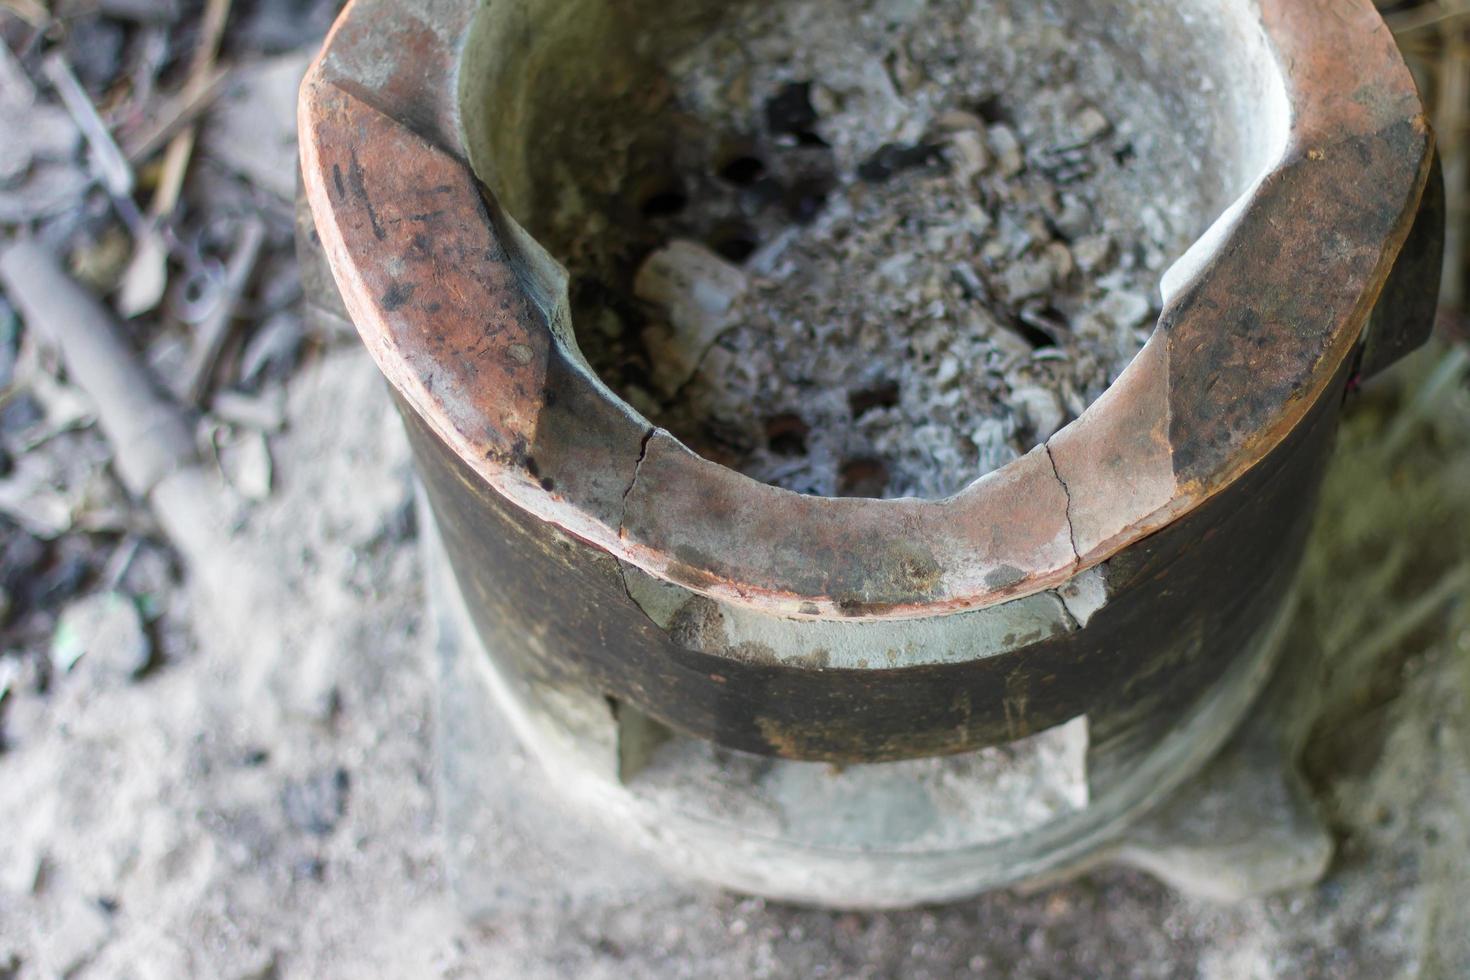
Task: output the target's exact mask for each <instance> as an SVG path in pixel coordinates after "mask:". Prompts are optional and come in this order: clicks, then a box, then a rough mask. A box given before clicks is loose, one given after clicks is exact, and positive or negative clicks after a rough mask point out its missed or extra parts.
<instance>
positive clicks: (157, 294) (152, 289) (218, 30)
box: [118, 0, 230, 316]
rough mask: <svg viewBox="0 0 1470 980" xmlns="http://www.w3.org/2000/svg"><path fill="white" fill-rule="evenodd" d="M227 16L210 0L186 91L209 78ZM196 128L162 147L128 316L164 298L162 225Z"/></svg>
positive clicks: (132, 273)
mask: <svg viewBox="0 0 1470 980" xmlns="http://www.w3.org/2000/svg"><path fill="white" fill-rule="evenodd" d="M229 16H230V0H208V5H207V6H206V7H205V8H204V18H203V20H202V21H201V26H200V36H199V45H198V46H197V47H196V48H195V49H194V56H193V58H191V59H190V62H189V77H188V80H187V81H185V82H184V91H185V92H186V93H194V92H197V91H199V90H200V89H202V88H204V87H205V86H206V85H207V84H208V83H209V78H210V76H211V75H212V74H213V73H214V62H215V59H216V58H217V57H218V56H219V42H220V36H221V35H222V34H223V33H224V29H225V21H226V20H228V19H229ZM196 132H197V131H196V128H195V127H194V126H192V125H189V126H185V127H184V128H183V129H182V130H180V131H179V132H177V133H175V134H174V136H173V138H172V139H171V140H169V143H168V149H167V150H165V151H164V156H163V172H162V173H161V174H160V175H159V178H158V188H157V189H156V190H155V191H154V193H153V200H152V202H151V203H150V204H149V207H148V214H149V220H150V229H149V231H148V233H147V234H146V235H144V236H143V239H142V240H141V241H139V242H138V248H137V251H136V252H134V253H133V261H132V262H131V263H130V264H129V266H128V270H127V272H126V273H125V274H124V276H123V287H122V291H121V293H120V294H119V296H118V307H119V309H121V310H122V312H123V315H124V316H137V315H138V314H139V313H144V312H147V311H148V310H151V309H153V307H155V306H157V305H158V301H159V300H160V299H162V298H163V290H164V287H165V286H166V285H167V283H168V275H167V266H166V263H167V260H168V245H167V242H166V241H165V240H164V237H163V232H162V229H161V227H160V226H161V225H162V223H163V222H164V220H165V219H167V218H168V216H169V215H170V214H172V213H173V210H174V208H175V207H177V206H178V203H179V194H180V193H181V192H182V191H183V188H184V175H185V174H186V173H187V172H188V170H189V158H190V157H191V156H192V155H193V153H194V138H195V135H196Z"/></svg>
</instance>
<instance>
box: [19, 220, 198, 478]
mask: <svg viewBox="0 0 1470 980" xmlns="http://www.w3.org/2000/svg"><path fill="white" fill-rule="evenodd" d="M0 282H3V283H4V285H5V292H6V295H7V296H9V297H10V299H11V301H12V302H13V303H14V304H15V305H16V306H17V307H18V308H19V309H20V311H21V313H22V315H24V317H25V320H26V323H27V324H28V325H30V326H32V327H35V328H36V329H37V331H38V332H39V333H40V334H41V335H42V336H43V337H46V338H47V339H48V340H50V341H51V342H52V343H54V344H55V345H56V347H57V348H58V349H59V350H60V351H61V355H62V358H63V359H64V361H65V363H66V369H67V372H68V373H69V374H70V375H71V377H72V379H73V380H74V381H75V382H76V383H77V384H78V385H79V386H80V387H81V388H82V389H83V390H84V391H86V392H87V394H88V395H90V396H91V398H92V400H93V401H94V402H95V403H96V406H97V422H98V424H99V425H100V426H101V427H102V431H103V433H104V434H105V435H106V436H107V440H108V442H110V443H111V444H112V447H113V452H114V454H115V455H114V466H115V468H116V470H117V474H118V477H119V478H120V479H121V480H122V482H123V485H124V486H126V487H127V489H128V491H129V492H130V493H132V494H133V495H134V496H135V497H138V498H139V499H146V498H147V497H148V495H149V494H150V493H152V492H153V489H154V487H156V486H157V485H158V483H159V481H160V480H162V479H163V478H164V477H165V476H166V475H168V474H169V473H171V472H173V471H174V470H176V469H178V468H180V467H182V466H186V465H190V461H191V460H192V459H193V457H194V439H193V437H192V434H191V431H190V429H189V426H188V425H186V424H185V422H184V419H183V416H182V415H180V413H179V411H178V409H177V408H176V407H175V406H174V405H173V404H172V403H170V402H169V401H168V400H167V399H166V398H164V397H163V396H162V395H160V394H159V393H158V391H157V390H156V389H155V388H154V387H153V384H152V381H151V379H150V378H149V377H148V375H147V374H146V373H145V372H144V371H143V369H142V368H141V367H140V366H139V365H138V363H137V359H136V358H135V356H134V355H133V352H132V351H131V350H130V349H129V347H128V344H127V343H126V342H125V341H124V340H123V338H122V336H121V334H120V332H119V330H118V329H117V327H116V326H115V325H114V324H113V322H112V317H111V316H110V315H109V314H108V313H107V311H106V310H105V309H104V308H103V306H102V304H101V303H99V302H98V301H97V300H96V299H95V298H94V297H93V296H92V295H91V294H90V293H88V292H87V291H86V290H85V289H83V288H82V287H81V286H79V285H77V284H76V282H74V281H73V280H72V279H71V278H70V277H69V276H68V275H67V274H66V273H65V272H63V271H62V269H61V266H60V264H59V263H58V262H57V261H56V259H55V257H54V256H52V255H51V253H50V252H48V251H47V250H46V249H44V248H42V247H41V246H40V245H37V244H36V243H34V242H31V241H22V242H18V243H16V244H14V245H12V246H11V247H10V248H8V249H6V251H5V252H4V254H3V255H0Z"/></svg>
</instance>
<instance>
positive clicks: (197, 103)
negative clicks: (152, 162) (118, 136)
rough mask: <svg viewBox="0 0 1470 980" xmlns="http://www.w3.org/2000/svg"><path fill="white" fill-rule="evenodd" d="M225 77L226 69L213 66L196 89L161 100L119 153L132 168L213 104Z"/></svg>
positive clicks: (184, 90)
mask: <svg viewBox="0 0 1470 980" xmlns="http://www.w3.org/2000/svg"><path fill="white" fill-rule="evenodd" d="M229 77H230V72H229V69H226V68H219V69H216V70H215V71H214V73H213V74H211V75H210V76H209V77H208V78H207V79H205V81H204V84H203V85H201V86H200V87H199V88H198V89H191V88H187V87H186V88H184V89H182V90H181V91H179V92H177V93H175V94H174V95H171V96H169V97H168V98H167V99H165V100H164V103H163V105H162V107H161V108H159V109H158V111H157V112H156V113H155V114H154V116H153V118H152V119H151V120H149V122H148V128H147V129H145V130H143V131H142V132H141V133H139V134H138V135H137V136H134V137H133V138H132V139H130V140H128V141H127V143H126V145H124V146H123V154H124V155H125V156H126V157H127V158H128V160H129V162H131V163H132V164H133V166H135V167H137V166H140V165H142V164H143V163H144V162H146V161H147V160H148V159H150V158H151V157H152V156H153V155H154V154H155V153H157V152H158V151H159V150H161V149H163V147H164V146H165V144H167V143H168V142H169V141H170V140H172V139H173V138H174V136H176V135H177V134H178V133H179V132H180V131H182V130H183V128H184V127H185V126H188V125H190V124H191V123H193V122H194V120H196V119H198V118H199V116H200V115H201V114H202V113H203V112H204V110H205V109H208V108H209V107H210V106H211V105H213V104H214V101H215V99H217V98H219V94H220V92H222V91H223V90H224V87H225V86H224V83H225V80H226V79H227V78H229Z"/></svg>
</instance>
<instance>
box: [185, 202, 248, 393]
mask: <svg viewBox="0 0 1470 980" xmlns="http://www.w3.org/2000/svg"><path fill="white" fill-rule="evenodd" d="M264 244H265V222H264V221H263V220H261V218H260V217H259V216H258V215H253V214H252V215H250V216H249V217H247V218H246V219H245V222H244V224H243V225H242V226H241V228H240V236H239V238H238V239H236V241H235V249H234V251H233V252H231V253H230V260H229V262H228V263H227V264H226V265H225V277H224V281H223V282H222V283H221V284H220V288H219V290H218V294H217V296H216V298H215V302H214V306H213V307H212V308H211V309H210V311H209V315H208V316H206V317H205V318H204V319H203V320H202V321H201V322H200V323H199V326H198V327H197V328H196V329H195V332H194V347H193V349H192V350H191V351H190V352H189V363H188V364H187V365H185V367H184V371H183V374H182V376H181V378H182V380H181V381H180V384H179V388H178V391H179V393H180V395H181V396H182V397H183V398H184V400H185V401H187V402H189V403H191V404H198V403H199V400H200V399H201V398H203V397H204V392H205V389H207V388H208V387H209V381H210V378H211V377H212V376H213V374H214V365H215V362H216V361H218V360H219V355H220V351H221V350H223V349H224V346H225V341H226V340H227V339H228V338H229V336H230V325H231V324H232V323H233V322H234V319H235V309H236V307H238V306H239V305H240V297H241V296H242V295H243V294H244V292H245V287H246V286H248V285H249V284H250V275H251V273H253V272H254V271H255V263H256V261H257V260H258V259H259V258H260V250H261V246H263V245H264Z"/></svg>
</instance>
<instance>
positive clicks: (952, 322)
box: [551, 0, 1201, 498]
mask: <svg viewBox="0 0 1470 980" xmlns="http://www.w3.org/2000/svg"><path fill="white" fill-rule="evenodd" d="M1117 60H1118V59H1116V58H1114V57H1112V56H1110V54H1109V53H1108V52H1106V51H1104V50H1102V49H1100V48H1099V47H1097V46H1096V44H1095V42H1085V43H1084V42H1082V41H1080V40H1079V39H1077V38H1075V37H1072V36H1069V34H1068V32H1067V30H1066V24H1065V23H1064V22H1062V21H1059V20H1050V19H1048V18H1047V16H1046V15H1045V13H1044V12H1038V11H1037V10H1036V9H1033V6H1027V7H1026V9H1025V10H1022V9H1020V8H1018V9H1016V10H1014V11H1012V10H1010V9H1009V8H1008V6H1007V5H1006V4H996V3H985V2H979V3H977V2H976V0H941V2H932V3H928V4H897V3H893V2H879V0H870V2H868V3H864V4H861V5H857V6H856V7H854V6H851V5H830V4H821V3H817V2H814V0H813V2H796V3H787V4H772V5H765V4H756V5H751V7H750V8H748V9H745V10H743V11H742V12H740V13H739V14H738V15H732V19H731V20H730V21H728V22H727V23H726V24H725V25H724V26H723V28H722V29H721V30H720V31H718V32H715V33H713V34H712V35H711V36H709V37H708V38H707V39H706V40H704V41H702V42H701V43H699V44H697V45H695V46H694V47H693V48H692V49H691V50H690V51H688V52H687V53H686V55H685V56H684V57H683V58H681V59H680V60H678V61H677V62H676V63H674V64H673V65H672V67H671V69H670V71H669V79H668V82H669V84H668V86H667V88H668V89H669V93H668V95H667V96H666V99H665V103H664V105H663V106H662V107H661V108H660V110H659V112H660V114H661V115H662V117H663V124H665V125H668V126H670V127H672V128H673V129H674V130H675V131H677V133H678V138H677V141H676V142H674V143H673V145H672V149H671V155H672V157H673V159H672V170H671V171H670V172H669V173H666V174H661V175H656V176H653V177H650V175H649V174H648V173H647V172H645V171H639V172H635V173H629V172H624V173H621V174H614V173H611V172H610V171H609V172H608V173H605V174H603V175H601V176H600V178H593V179H591V180H589V181H588V182H587V183H584V184H583V185H582V186H581V187H580V188H579V194H578V195H576V197H577V199H579V200H585V201H587V202H589V210H590V204H591V202H594V201H597V200H605V199H607V198H610V197H612V196H615V195H617V194H622V195H624V196H625V199H626V195H635V196H636V199H637V203H638V205H639V209H640V212H639V216H638V218H637V219H635V221H634V222H633V225H634V226H635V227H633V228H632V229H631V230H630V229H617V230H612V229H609V227H608V225H606V224H603V225H602V226H600V227H598V226H597V224H596V223H595V222H592V223H583V224H581V225H580V227H582V228H587V227H594V228H597V230H596V231H595V232H593V233H591V235H596V236H599V237H598V238H597V240H596V241H592V240H591V235H589V234H587V233H583V234H584V237H583V238H582V239H581V240H579V241H576V242H575V243H574V244H572V245H571V246H570V247H569V248H566V249H563V250H562V251H561V254H562V257H563V258H564V259H566V260H568V264H569V266H570V268H571V271H572V273H573V277H574V280H573V281H574V284H575V288H574V296H573V299H574V306H573V316H574V322H575V323H576V327H577V332H578V337H579V342H580V344H581V345H582V348H583V350H584V353H586V355H587V356H588V359H589V361H590V362H591V363H592V365H593V366H594V367H595V368H596V369H597V370H598V372H599V373H600V374H601V375H602V376H603V377H604V378H605V379H607V380H608V382H609V384H610V385H611V386H612V387H613V388H614V389H615V390H616V391H617V392H618V393H619V394H621V395H622V396H623V397H624V398H626V399H627V400H628V401H629V402H631V403H632V404H633V405H634V406H635V407H637V408H638V409H639V410H640V411H642V412H643V413H644V414H645V415H647V416H648V417H649V418H650V419H651V420H652V421H653V422H654V423H655V424H658V425H660V426H663V427H664V428H667V429H668V430H669V431H671V432H672V433H674V434H675V435H676V436H678V437H680V438H681V439H683V440H684V441H685V442H686V444H688V445H689V446H690V447H691V448H693V449H694V450H696V451H697V452H700V453H701V454H703V455H705V456H707V457H708V458H711V459H714V460H716V461H718V462H721V463H723V464H725V465H728V466H731V467H734V468H736V469H739V470H741V471H743V472H745V473H747V474H749V475H750V476H753V477H755V478H756V479H759V480H763V481H766V482H769V483H773V484H776V485H779V486H783V487H787V488H789V489H792V490H796V491H799V492H804V493H815V494H824V495H854V496H881V497H896V496H921V497H930V498H934V497H942V496H945V495H947V494H951V493H954V492H956V491H958V490H960V489H962V488H963V487H964V486H965V485H967V484H968V483H970V482H971V481H972V480H974V479H976V478H978V477H979V476H981V475H983V474H984V473H986V472H989V471H991V470H993V469H996V468H998V467H1000V466H1002V465H1004V464H1005V463H1006V462H1008V461H1009V460H1010V459H1013V458H1015V457H1016V456H1017V455H1019V454H1021V453H1024V452H1025V451H1026V450H1028V449H1029V448H1030V447H1032V446H1034V445H1036V444H1038V443H1040V442H1042V441H1044V440H1045V439H1046V438H1047V437H1048V436H1049V435H1051V433H1052V432H1054V431H1055V430H1056V429H1058V428H1059V427H1060V426H1062V425H1064V424H1065V423H1066V422H1067V421H1068V420H1070V419H1072V418H1074V417H1076V416H1077V415H1078V414H1079V413H1080V412H1081V411H1082V410H1083V409H1084V408H1085V407H1086V406H1087V405H1088V404H1089V403H1090V402H1091V401H1092V400H1093V399H1095V398H1096V397H1097V396H1098V395H1099V394H1100V393H1101V392H1102V391H1103V389H1104V388H1106V387H1107V385H1108V384H1110V383H1111V382H1112V381H1113V380H1114V379H1115V378H1116V377H1117V375H1118V373H1119V372H1120V371H1121V370H1122V368H1123V367H1124V366H1125V365H1126V364H1127V363H1128V361H1129V360H1130V359H1131V358H1132V357H1133V355H1134V354H1135V353H1137V351H1138V349H1139V348H1140V347H1141V346H1142V343H1143V341H1144V340H1145V339H1146V338H1147V336H1148V334H1149V332H1150V331H1151V330H1152V328H1153V323H1154V320H1155V319H1156V317H1157V314H1158V303H1159V299H1158V294H1157V283H1158V280H1159V277H1160V275H1161V273H1162V272H1163V270H1164V269H1165V268H1166V266H1167V264H1168V262H1169V261H1172V259H1173V258H1175V257H1177V255H1178V254H1179V253H1180V252H1182V251H1183V249H1184V247H1185V246H1186V245H1187V244H1188V241H1189V240H1190V236H1191V235H1192V234H1195V233H1197V232H1198V231H1200V230H1201V228H1200V225H1201V222H1200V216H1199V215H1198V213H1197V212H1198V208H1196V207H1193V206H1192V205H1193V204H1194V203H1195V201H1196V200H1197V197H1196V196H1195V195H1194V194H1193V193H1192V192H1191V187H1190V185H1189V184H1188V183H1187V177H1186V176H1185V175H1187V174H1188V173H1189V172H1190V167H1189V166H1188V165H1187V163H1186V162H1185V158H1186V153H1185V148H1184V147H1181V146H1179V145H1176V144H1174V143H1171V142H1170V139H1171V137H1170V133H1169V131H1170V127H1169V125H1168V121H1167V114H1166V112H1165V110H1164V108H1163V105H1164V101H1163V99H1162V97H1161V96H1160V95H1159V94H1158V93H1156V92H1153V91H1151V90H1150V89H1149V88H1148V87H1147V86H1146V85H1144V84H1142V83H1140V82H1138V81H1136V80H1134V79H1131V78H1129V77H1127V76H1125V75H1122V74H1120V73H1119V72H1118V69H1117V68H1116V67H1114V64H1115V62H1116V61H1117ZM1120 107H1126V111H1123V109H1122V108H1120ZM645 125H647V124H645ZM598 179H601V180H602V181H603V183H602V184H600V185H599V184H597V180H598ZM609 182H611V183H609ZM581 221H583V215H580V214H578V213H577V211H576V209H574V208H566V209H564V210H563V212H562V214H561V216H560V217H559V220H558V222H557V223H558V224H560V225H561V226H562V227H563V229H569V228H570V226H571V225H572V224H574V223H577V222H581ZM619 236H621V238H619ZM568 237H573V236H572V234H570V233H569V234H564V235H557V234H555V233H553V234H552V235H551V241H552V242H553V243H555V242H556V241H557V240H558V239H561V240H563V241H565V240H566V239H567V238H568ZM553 247H555V244H553ZM619 250H621V251H619Z"/></svg>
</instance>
